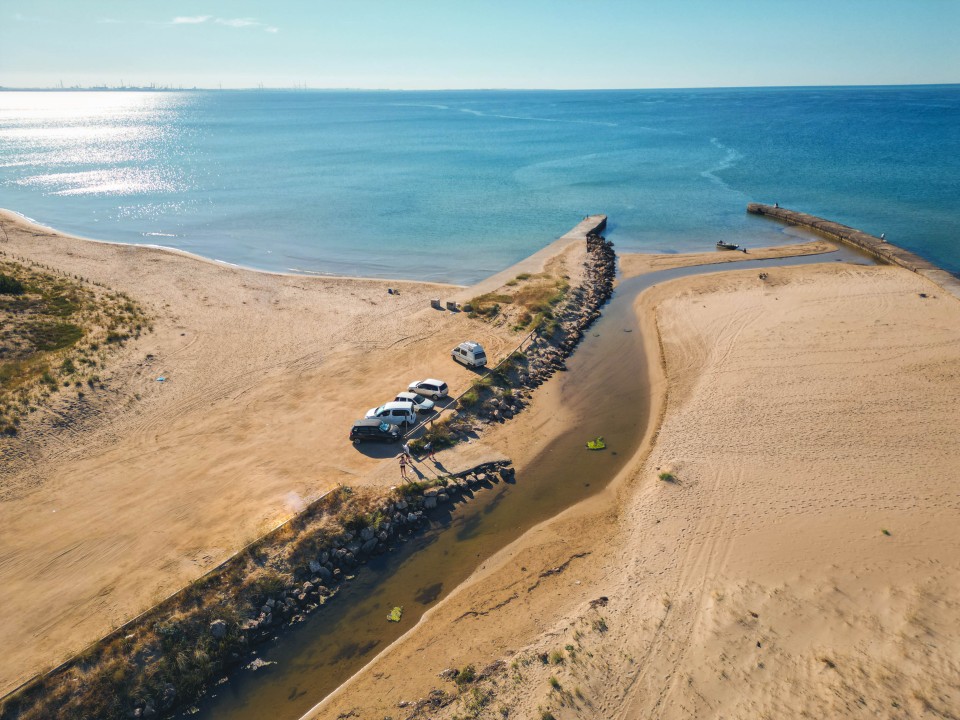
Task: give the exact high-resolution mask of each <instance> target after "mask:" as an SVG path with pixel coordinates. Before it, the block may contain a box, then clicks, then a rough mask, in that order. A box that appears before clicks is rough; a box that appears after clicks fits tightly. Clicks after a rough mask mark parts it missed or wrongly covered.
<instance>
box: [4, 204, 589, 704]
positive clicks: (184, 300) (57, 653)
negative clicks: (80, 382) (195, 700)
mask: <svg viewBox="0 0 960 720" xmlns="http://www.w3.org/2000/svg"><path fill="white" fill-rule="evenodd" d="M2 222H3V227H4V229H5V231H6V236H5V240H4V241H3V243H2V245H0V249H2V250H3V251H4V252H6V253H8V254H10V255H13V256H20V257H23V258H25V259H27V260H30V261H34V262H38V263H42V264H43V265H46V266H49V267H52V268H57V269H62V270H66V271H68V272H70V273H71V274H78V275H80V276H82V277H85V278H89V279H90V280H92V281H96V282H99V283H102V284H104V285H106V286H107V287H110V288H113V289H115V290H122V291H124V292H127V293H129V294H130V295H132V296H133V297H135V298H137V300H138V301H140V302H141V303H142V305H143V306H144V308H145V309H146V311H147V312H148V314H150V315H151V316H152V318H153V325H154V331H153V332H152V333H149V334H147V335H145V336H144V337H142V338H141V339H140V340H138V341H136V342H133V343H130V344H128V346H127V347H126V348H125V349H124V350H123V351H122V352H121V354H120V355H119V356H118V357H117V358H115V359H114V360H113V361H112V362H111V364H110V367H109V368H108V369H107V371H106V372H105V373H104V382H105V385H106V389H105V390H102V391H99V392H97V393H91V394H88V395H87V399H86V402H85V404H84V406H83V408H82V412H76V411H74V412H73V414H71V415H69V416H67V415H63V414H61V413H60V412H58V410H57V408H56V407H53V408H51V409H50V410H47V411H45V412H43V413H38V414H37V415H40V417H36V416H35V417H34V418H32V419H31V424H30V425H29V426H28V427H27V428H26V430H25V432H23V433H21V437H20V438H18V439H13V440H11V439H3V440H0V443H3V447H2V451H3V452H4V462H3V467H2V469H0V498H2V505H0V513H2V516H0V519H2V521H3V522H2V524H3V551H2V553H0V604H2V605H3V607H4V608H5V609H6V613H5V615H6V619H5V620H4V621H2V622H0V646H2V647H4V648H5V649H6V652H5V653H4V657H3V660H2V661H0V689H2V690H9V689H11V688H13V687H15V686H16V685H18V684H19V683H20V682H22V681H23V680H25V679H27V678H28V677H30V676H31V675H33V674H34V673H36V672H38V671H41V670H43V669H44V668H49V667H52V666H54V665H56V664H57V663H59V662H60V661H62V660H63V659H65V658H66V657H68V656H70V655H71V654H72V653H75V652H77V651H79V650H81V649H82V648H83V647H85V646H86V645H87V644H88V643H90V642H92V641H93V640H95V639H97V638H98V637H100V636H101V635H102V634H104V633H105V632H108V631H109V630H110V629H111V628H113V627H116V626H117V625H119V624H120V623H122V622H124V621H125V620H127V619H129V618H131V617H133V616H134V615H136V614H137V613H139V612H141V611H142V610H144V609H146V608H147V607H149V606H150V605H152V604H153V603H155V602H156V601H158V600H159V599H161V598H163V597H165V596H167V595H168V594H170V593H171V592H173V591H174V590H176V589H178V588H179V587H181V586H183V585H184V584H186V583H189V582H190V581H191V580H192V579H194V578H196V577H198V576H199V575H201V574H203V573H204V572H205V571H206V570H207V569H209V568H211V567H213V566H215V565H216V564H217V563H219V562H220V561H222V560H223V559H225V558H226V557H228V556H229V555H230V554H231V553H232V552H234V551H236V550H237V549H238V548H240V547H242V546H243V545H245V544H246V543H248V542H250V541H251V540H253V539H255V538H256V537H258V536H259V535H260V534H262V533H263V532H264V531H265V530H268V529H269V528H272V527H274V526H276V525H277V524H278V523H279V522H281V521H282V520H285V519H286V518H288V517H290V516H291V515H292V514H294V513H295V512H296V511H297V510H298V509H300V508H301V507H303V504H304V503H305V502H306V501H309V500H310V499H312V498H314V497H317V496H318V495H319V494H321V493H322V492H323V491H325V490H327V489H329V488H331V487H333V486H335V485H336V484H337V483H344V484H354V485H355V484H365V483H372V484H381V485H389V484H393V483H395V482H397V481H398V480H399V473H398V472H397V468H396V462H395V460H394V455H395V454H396V452H397V449H396V448H393V447H392V446H386V447H385V446H375V447H369V446H367V445H364V446H360V447H358V448H355V447H353V446H351V445H350V443H348V442H347V441H346V438H347V433H348V431H349V428H350V425H351V423H352V421H353V420H355V419H357V418H359V417H362V416H363V414H364V412H365V411H366V410H367V409H369V408H371V407H375V406H377V405H379V404H381V403H383V402H386V401H389V400H392V399H393V398H394V396H395V395H396V393H397V392H399V391H401V390H405V389H406V386H407V384H408V383H409V382H410V381H412V380H414V379H418V378H424V377H430V376H440V377H441V378H442V379H444V380H446V381H447V382H448V383H449V384H450V387H451V391H452V392H453V391H457V390H462V389H464V388H466V387H467V385H468V384H469V382H470V381H471V380H472V379H473V377H474V374H473V373H472V372H471V371H469V370H467V369H466V368H463V367H461V366H459V365H457V364H455V363H453V362H451V361H450V356H449V352H450V348H451V347H453V346H454V345H456V344H457V343H458V342H460V341H462V340H463V339H465V338H467V337H469V338H470V339H474V340H477V341H479V342H481V343H482V344H483V345H484V346H485V347H486V348H487V351H488V353H489V354H490V356H491V357H493V358H497V357H500V356H502V355H504V354H506V353H507V352H509V351H512V350H513V348H514V347H515V346H516V344H517V343H518V342H519V341H520V339H521V338H522V335H521V334H519V333H517V332H515V331H513V330H511V329H510V328H509V327H508V326H502V327H498V326H496V325H493V324H488V323H482V322H478V321H474V320H470V319H468V318H467V316H466V313H451V312H446V311H437V310H433V309H431V308H430V307H429V304H430V302H429V301H430V299H431V298H433V297H439V298H442V299H453V298H455V297H456V298H469V297H471V296H472V295H471V294H470V292H469V291H468V289H465V288H461V287H458V286H443V285H431V284H419V283H410V282H403V281H390V282H387V281H379V280H365V279H355V278H317V277H304V276H298V275H281V274H270V273H263V272H258V271H252V270H245V269H242V268H238V267H234V266H230V265H225V264H223V263H218V262H213V261H208V260H204V259H202V258H197V257H194V256H190V255H187V254H184V253H180V252H174V251H169V250H164V249H157V248H149V247H136V246H127V245H118V244H111V243H101V242H93V241H89V240H84V239H78V238H72V237H69V236H66V235H63V234H60V233H57V232H54V231H52V230H49V229H47V228H43V227H40V226H36V225H32V224H30V223H27V222H26V221H24V220H23V219H22V218H20V217H19V216H17V215H15V214H13V213H8V212H5V213H4V214H3V215H2ZM595 224H596V221H593V224H591V221H590V220H587V221H585V222H584V223H582V224H581V225H580V226H578V227H577V228H575V229H574V230H573V231H572V232H571V233H570V234H569V236H565V237H564V238H561V239H559V240H558V241H557V242H556V243H555V244H554V246H553V247H554V252H551V253H547V254H546V255H544V256H542V260H543V262H547V261H550V262H553V263H557V262H560V260H558V259H557V255H556V252H557V251H562V252H561V253H560V255H561V256H562V257H568V256H569V258H570V264H571V272H573V273H576V272H577V270H578V268H579V262H578V260H577V258H578V257H579V256H577V255H576V253H577V252H580V253H582V252H583V250H582V242H581V243H577V244H575V245H571V243H573V242H574V241H575V240H578V239H579V240H582V239H583V236H584V233H585V232H586V229H587V228H590V227H593V226H594V225H595ZM543 262H539V261H535V262H534V265H536V266H537V267H533V268H532V269H533V270H534V271H538V270H540V269H542V266H543ZM528 269H530V268H528ZM388 288H393V289H395V290H397V291H398V292H397V293H395V294H389V293H388V292H387V289H388ZM158 377H163V378H165V379H164V381H163V382H158V381H157V378H158ZM483 452H484V450H483V448H482V447H471V448H470V450H469V452H468V455H469V453H473V454H474V455H475V456H479V455H482V454H483Z"/></svg>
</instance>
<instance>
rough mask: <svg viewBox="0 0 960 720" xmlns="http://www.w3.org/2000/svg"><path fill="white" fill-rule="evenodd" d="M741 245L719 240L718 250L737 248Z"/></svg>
mask: <svg viewBox="0 0 960 720" xmlns="http://www.w3.org/2000/svg"><path fill="white" fill-rule="evenodd" d="M739 247H740V246H739V245H734V244H733V243H728V242H724V241H723V240H717V250H736V249H737V248H739Z"/></svg>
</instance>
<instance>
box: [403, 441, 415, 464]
mask: <svg viewBox="0 0 960 720" xmlns="http://www.w3.org/2000/svg"><path fill="white" fill-rule="evenodd" d="M401 447H402V449H403V454H404V455H406V456H407V459H408V460H410V462H413V453H412V452H410V442H409V441H407V440H404V441H403V445H402V446H401Z"/></svg>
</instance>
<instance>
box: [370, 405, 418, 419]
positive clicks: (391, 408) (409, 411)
mask: <svg viewBox="0 0 960 720" xmlns="http://www.w3.org/2000/svg"><path fill="white" fill-rule="evenodd" d="M364 417H365V418H380V419H381V420H385V421H386V422H388V423H390V424H391V425H413V424H414V423H415V422H417V411H416V410H415V409H414V407H413V403H412V402H396V401H394V402H388V403H384V404H383V405H381V406H380V407H375V408H370V409H369V410H368V411H367V414H366V415H364Z"/></svg>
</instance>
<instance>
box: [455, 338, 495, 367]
mask: <svg viewBox="0 0 960 720" xmlns="http://www.w3.org/2000/svg"><path fill="white" fill-rule="evenodd" d="M450 354H451V355H452V356H453V359H454V360H456V361H457V362H459V363H463V364H464V365H466V366H467V367H483V366H484V365H486V364H487V354H486V353H485V352H484V351H483V348H482V347H481V346H480V343H475V342H471V341H467V342H462V343H460V344H459V345H457V346H456V347H455V348H454V349H453V350H452V351H451V352H450Z"/></svg>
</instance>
